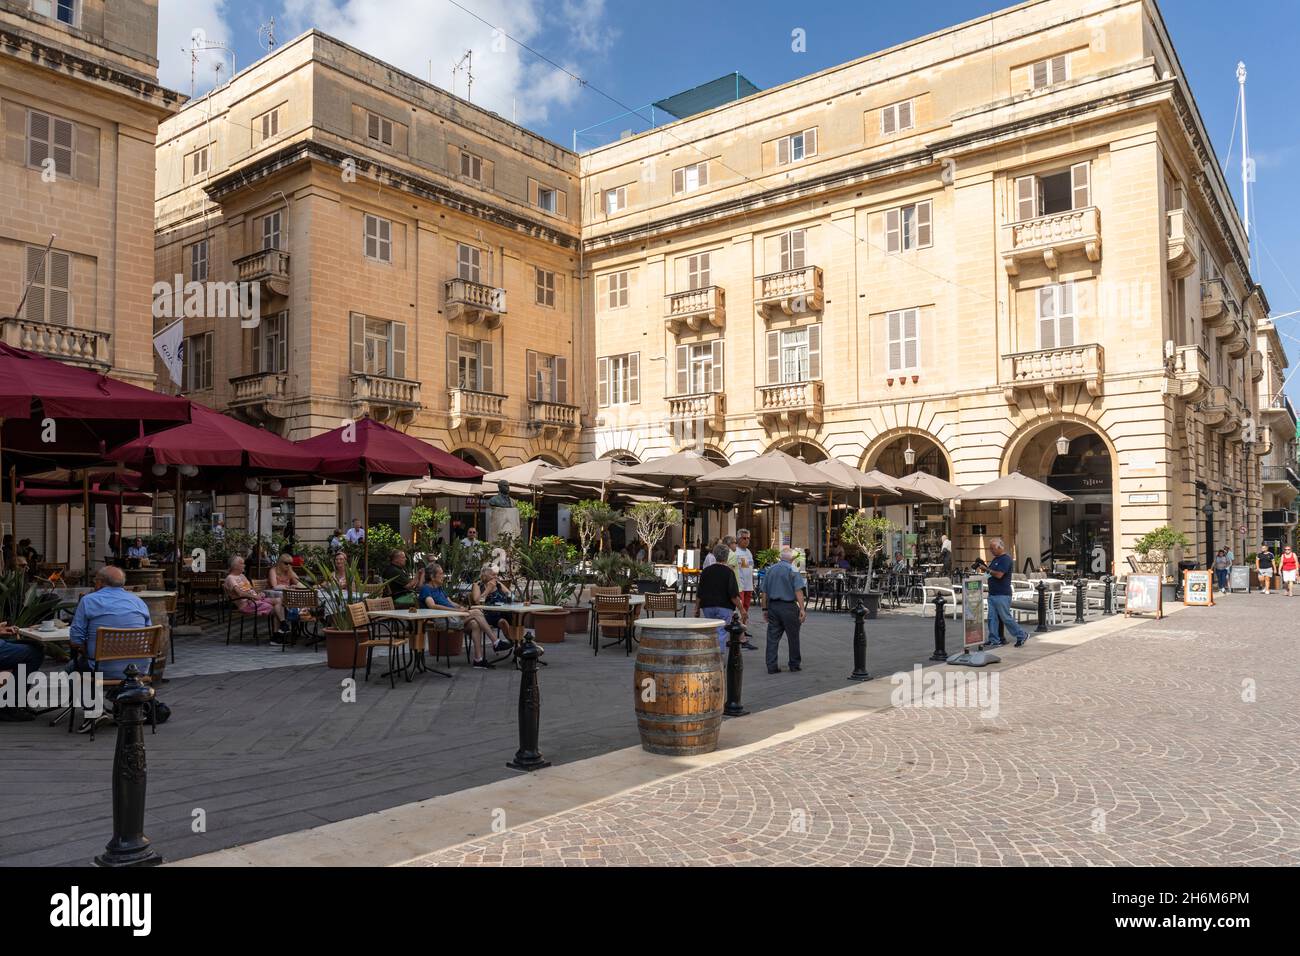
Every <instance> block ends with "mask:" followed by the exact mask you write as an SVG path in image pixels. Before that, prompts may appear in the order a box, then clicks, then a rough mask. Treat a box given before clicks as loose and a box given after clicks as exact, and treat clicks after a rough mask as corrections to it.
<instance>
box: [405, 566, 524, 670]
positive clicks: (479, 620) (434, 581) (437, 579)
mask: <svg viewBox="0 0 1300 956" xmlns="http://www.w3.org/2000/svg"><path fill="white" fill-rule="evenodd" d="M424 581H425V583H424V586H423V587H421V588H420V606H421V607H427V608H431V609H435V610H436V609H438V608H442V609H444V610H448V611H458V612H460V613H461V614H463V615H464V617H465V627H466V628H467V629H468V630H469V635H470V642H471V644H472V646H473V653H474V657H473V664H474V666H475V667H491V666H492V665H491V664H489V663H488V662H487V660H486V659H485V658H484V656H483V641H484V639H485V638H486V637H487V636H488V635H489V634H490V633H492V627H491V625H489V624H488V622H487V618H485V617H484V616H483V612H482V611H480V610H478V609H477V608H474V609H467V608H463V607H461V606H460V605H459V604H457V603H456V602H455V601H453V600H452V599H451V598H449V597H447V592H446V590H445V589H444V588H445V585H446V583H447V572H446V571H444V570H443V569H442V566H441V565H437V564H431V565H429V566H428V567H427V568H425V572H424ZM509 646H510V642H509V641H505V640H502V641H498V642H497V643H496V645H495V648H494V649H495V650H498V651H504V650H505V649H506V648H508V647H509Z"/></svg>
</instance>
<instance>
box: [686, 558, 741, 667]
mask: <svg viewBox="0 0 1300 956" xmlns="http://www.w3.org/2000/svg"><path fill="white" fill-rule="evenodd" d="M730 553H731V552H730V549H729V548H728V547H727V546H726V545H725V544H722V543H721V542H719V543H718V544H717V545H715V546H714V548H713V551H712V552H711V553H710V555H709V557H711V558H714V562H713V563H712V564H710V565H709V566H708V567H707V568H705V569H704V570H703V571H701V572H700V580H699V583H698V584H697V585H696V587H695V616H696V617H707V618H710V619H712V620H715V621H718V622H719V623H718V647H719V648H721V649H722V653H723V654H726V653H727V632H726V630H725V629H724V626H725V625H726V624H728V623H729V622H730V621H731V616H732V615H733V614H739V615H740V621H741V623H742V624H743V623H745V621H746V620H747V619H748V617H749V614H748V611H747V610H746V609H745V607H744V605H743V604H742V603H741V600H740V586H739V585H738V584H737V583H736V576H735V575H734V574H733V573H732V572H731V568H729V567H727V556H728V555H729V554H730Z"/></svg>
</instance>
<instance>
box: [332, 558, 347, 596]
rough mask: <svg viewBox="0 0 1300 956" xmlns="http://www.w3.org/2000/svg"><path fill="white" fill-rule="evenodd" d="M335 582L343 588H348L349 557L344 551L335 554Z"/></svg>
mask: <svg viewBox="0 0 1300 956" xmlns="http://www.w3.org/2000/svg"><path fill="white" fill-rule="evenodd" d="M334 580H335V581H337V582H338V585H339V587H341V588H345V587H347V586H348V556H347V555H346V554H344V553H343V552H342V551H335V552H334Z"/></svg>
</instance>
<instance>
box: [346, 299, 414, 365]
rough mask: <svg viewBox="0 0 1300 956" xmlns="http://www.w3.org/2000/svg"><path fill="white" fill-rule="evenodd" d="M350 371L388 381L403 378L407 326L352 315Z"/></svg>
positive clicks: (365, 316)
mask: <svg viewBox="0 0 1300 956" xmlns="http://www.w3.org/2000/svg"><path fill="white" fill-rule="evenodd" d="M351 324H352V371H353V372H355V373H358V374H365V375H378V376H384V377H387V378H406V323H405V322H389V321H387V320H386V319H376V318H373V317H371V316H368V315H362V314H361V313H359V312H353V313H352V315H351Z"/></svg>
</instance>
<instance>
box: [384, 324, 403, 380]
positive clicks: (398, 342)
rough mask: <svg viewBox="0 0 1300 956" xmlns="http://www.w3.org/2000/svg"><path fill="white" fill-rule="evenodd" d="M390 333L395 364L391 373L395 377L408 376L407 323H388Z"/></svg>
mask: <svg viewBox="0 0 1300 956" xmlns="http://www.w3.org/2000/svg"><path fill="white" fill-rule="evenodd" d="M388 335H389V339H388V341H389V344H390V345H391V347H392V349H393V364H392V367H391V370H390V371H389V374H390V375H392V376H393V378H406V323H405V322H390V323H388Z"/></svg>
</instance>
